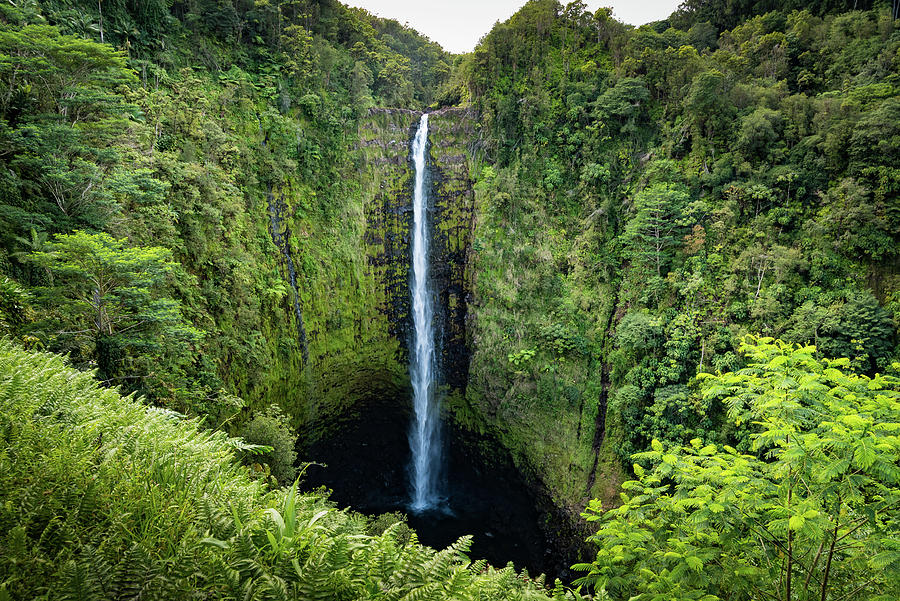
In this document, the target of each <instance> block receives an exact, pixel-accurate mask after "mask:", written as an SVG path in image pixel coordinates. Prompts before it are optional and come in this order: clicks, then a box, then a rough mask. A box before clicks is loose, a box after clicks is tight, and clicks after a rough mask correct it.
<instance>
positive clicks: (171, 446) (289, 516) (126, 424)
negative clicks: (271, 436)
mask: <svg viewBox="0 0 900 601" xmlns="http://www.w3.org/2000/svg"><path fill="white" fill-rule="evenodd" d="M234 445H235V441H233V440H229V439H228V438H227V437H226V436H225V435H224V434H222V433H219V432H208V431H203V430H201V429H199V427H198V424H197V422H196V421H185V420H182V419H180V418H177V417H174V416H173V415H172V414H170V413H164V412H160V411H158V410H154V409H152V408H149V407H147V406H145V405H143V404H141V403H140V402H138V401H136V400H135V399H133V398H123V397H122V396H120V395H119V393H117V392H116V391H114V390H111V389H107V388H103V387H101V386H99V385H98V384H97V383H96V382H95V381H94V380H93V379H92V377H91V374H90V373H86V372H80V371H78V370H75V369H72V368H69V367H67V366H66V365H65V364H64V361H63V359H62V358H61V357H59V356H58V355H53V354H48V353H37V352H29V351H25V350H22V349H21V348H19V347H18V346H16V345H15V344H13V343H11V342H9V341H0V599H2V600H4V601H5V600H7V599H136V598H142V599H187V598H196V597H197V595H198V594H201V595H202V596H203V597H204V598H216V599H238V598H239V599H246V600H250V599H288V598H295V599H298V598H302V599H319V598H321V599H449V598H453V599H468V598H479V599H534V598H546V595H547V592H545V591H542V590H541V589H540V588H538V587H537V586H535V584H534V583H533V582H528V579H527V578H525V577H524V575H517V574H516V573H515V572H514V571H513V569H512V568H511V567H507V568H504V569H495V568H493V567H490V566H488V565H487V564H486V563H485V562H483V561H476V562H474V563H473V562H471V561H470V560H469V558H468V557H467V556H466V552H467V548H468V545H469V541H468V539H466V538H463V539H461V540H460V541H459V542H457V543H456V544H455V545H453V546H451V547H449V548H447V549H445V550H443V551H435V550H433V549H430V548H427V547H423V546H421V545H420V544H418V542H417V540H416V537H415V534H411V535H410V534H409V533H408V531H407V530H406V529H405V527H404V526H402V524H394V525H392V526H389V527H387V528H386V529H385V528H384V527H383V522H384V520H382V521H381V522H378V523H377V524H380V525H376V523H375V522H372V521H370V520H368V519H367V518H365V517H363V516H360V515H357V514H352V513H349V512H345V511H339V510H336V509H335V508H333V507H332V506H331V504H330V503H329V502H328V501H327V499H325V498H324V497H323V496H322V495H321V494H318V493H298V492H297V490H296V489H295V487H290V488H285V489H281V490H277V491H269V490H267V489H266V488H265V486H264V485H263V484H262V483H261V482H259V481H256V480H253V479H252V478H251V477H250V474H249V473H248V472H247V470H246V468H244V467H242V466H241V465H240V464H239V463H238V462H237V461H236V460H235V458H234V456H233V453H232V447H233V446H234ZM556 594H557V595H558V596H560V597H564V596H565V595H566V594H564V593H563V591H562V590H561V589H560V590H558V591H556Z"/></svg>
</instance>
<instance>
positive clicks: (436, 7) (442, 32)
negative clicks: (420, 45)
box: [342, 0, 681, 52]
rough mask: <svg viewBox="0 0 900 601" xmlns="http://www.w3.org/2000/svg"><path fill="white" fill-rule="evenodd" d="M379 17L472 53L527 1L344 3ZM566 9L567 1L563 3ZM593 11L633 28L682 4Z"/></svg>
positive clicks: (616, 0) (653, 2)
mask: <svg viewBox="0 0 900 601" xmlns="http://www.w3.org/2000/svg"><path fill="white" fill-rule="evenodd" d="M342 1H343V2H344V3H346V4H349V5H350V6H360V7H362V8H365V9H366V10H368V11H369V12H371V13H374V14H376V15H378V16H379V17H386V18H388V19H395V20H397V21H399V22H401V23H405V24H407V25H409V26H410V27H412V28H413V29H415V30H416V31H418V32H419V33H422V34H424V35H426V36H428V37H429V38H430V39H432V40H434V41H435V42H437V43H439V44H440V45H441V46H443V47H444V50H448V51H450V52H469V51H470V50H472V49H473V48H475V44H476V43H477V42H478V40H479V39H480V38H481V36H483V35H484V34H486V33H487V32H488V31H490V30H491V27H493V26H494V23H496V22H497V21H505V20H506V19H508V18H509V17H511V16H512V15H513V14H514V13H515V12H516V11H517V10H518V9H519V8H520V7H522V6H523V5H524V4H525V2H526V0H452V1H436V0H342ZM560 3H561V4H563V5H566V4H567V3H568V2H567V0H560ZM585 4H587V6H588V8H589V9H590V10H591V11H594V10H596V9H597V8H599V7H600V6H611V7H612V9H613V16H614V17H615V18H617V19H618V20H619V21H622V22H624V23H628V24H630V25H643V24H644V23H649V22H650V21H658V20H660V19H664V18H666V17H668V16H669V15H670V14H672V12H673V11H674V10H675V9H676V8H677V7H678V5H679V4H681V0H588V1H586V2H585Z"/></svg>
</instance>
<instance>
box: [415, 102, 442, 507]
mask: <svg viewBox="0 0 900 601" xmlns="http://www.w3.org/2000/svg"><path fill="white" fill-rule="evenodd" d="M427 145H428V115H427V114H424V115H422V119H421V121H420V122H419V129H418V130H417V131H416V137H415V139H414V140H413V145H412V153H413V162H414V164H415V188H414V190H413V236H412V277H411V279H410V294H411V297H412V310H413V337H412V342H413V345H412V348H411V349H410V351H411V352H410V353H409V374H410V379H411V380H412V387H413V409H414V415H413V422H412V425H411V427H410V432H409V445H410V449H411V450H412V466H411V470H410V471H411V479H412V500H411V503H410V509H411V510H412V511H414V512H416V513H418V512H422V511H425V510H427V509H431V508H432V507H434V506H435V505H436V504H437V503H438V500H439V497H438V486H437V482H438V476H439V471H440V455H441V452H440V427H439V426H440V409H439V407H438V406H437V405H438V403H437V399H436V395H435V348H434V323H433V321H434V299H433V295H432V289H431V280H430V276H429V269H428V246H429V236H430V232H429V227H428V215H427V210H428V194H427V191H426V187H425V184H426V181H425V169H426V162H425V153H426V150H427V148H426V147H427Z"/></svg>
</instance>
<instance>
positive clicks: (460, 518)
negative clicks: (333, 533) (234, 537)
mask: <svg viewBox="0 0 900 601" xmlns="http://www.w3.org/2000/svg"><path fill="white" fill-rule="evenodd" d="M409 405H410V401H409V400H408V399H404V398H400V399H390V400H385V399H378V400H372V401H370V402H368V403H365V404H364V406H362V407H361V408H360V409H359V410H358V411H357V413H356V414H355V415H353V416H352V417H345V419H344V420H343V422H342V423H341V425H340V426H339V427H338V428H335V429H334V430H333V431H335V432H337V433H338V434H336V435H335V436H334V437H332V438H330V439H327V440H322V441H320V442H318V443H315V444H313V445H312V446H310V447H309V448H307V449H305V450H303V451H302V452H301V454H300V455H301V457H302V459H303V460H306V461H317V462H321V463H325V464H327V467H325V468H323V467H320V466H310V467H309V468H308V469H307V472H306V477H305V481H304V484H303V486H304V488H308V489H313V488H316V487H318V486H325V487H327V488H329V489H331V490H332V491H333V492H332V495H331V498H332V500H333V501H335V502H336V503H337V504H338V505H339V506H340V507H348V506H349V507H350V508H351V509H353V510H355V511H359V512H362V513H365V514H368V515H378V514H381V513H386V512H394V511H400V512H404V513H407V514H408V516H409V525H410V526H412V527H413V528H414V529H415V530H416V532H417V534H418V536H419V540H420V541H421V542H422V543H423V544H426V545H428V546H431V547H434V548H444V547H446V546H447V545H449V544H451V543H453V542H454V541H456V540H457V539H458V538H459V537H460V536H463V535H466V534H471V535H473V537H474V539H473V545H472V549H471V553H470V557H471V558H472V559H473V560H474V559H479V558H484V559H487V560H488V562H489V563H490V564H492V565H495V566H500V567H502V566H505V565H506V564H507V562H510V561H511V562H513V564H514V565H515V567H516V568H517V569H518V570H521V569H527V570H528V573H529V574H531V575H533V576H535V575H537V574H540V573H546V574H547V576H548V581H549V582H552V581H553V578H554V577H560V578H562V579H564V580H569V578H570V575H569V574H568V571H567V570H565V569H564V568H565V566H567V565H568V563H570V562H568V561H566V560H565V559H564V558H561V557H559V555H558V553H555V552H553V551H552V548H553V547H555V544H554V543H553V541H550V540H548V538H547V536H545V533H544V532H543V530H542V524H543V523H544V522H545V521H546V520H545V519H544V518H543V516H544V515H545V514H544V512H543V511H541V509H540V507H541V506H542V504H541V502H540V501H539V500H538V499H536V498H535V494H534V490H533V489H532V488H531V487H529V486H528V485H527V484H526V483H525V481H524V480H523V479H522V477H521V475H520V474H519V473H518V472H517V471H516V470H515V468H514V467H513V466H512V464H511V463H510V462H509V461H508V458H504V457H503V453H497V452H493V453H492V454H493V455H495V456H493V457H485V456H484V455H483V454H482V453H481V452H479V451H478V450H477V449H478V448H488V449H489V448H497V447H496V445H492V444H490V441H485V440H481V441H479V442H478V444H474V441H473V440H472V439H471V435H467V434H464V433H462V432H460V431H457V430H456V429H454V428H452V427H448V426H447V425H446V424H445V426H444V431H443V441H444V452H445V466H446V469H445V472H444V483H443V484H444V489H443V490H444V493H445V499H446V502H445V504H444V508H445V510H437V511H431V512H425V513H423V514H421V515H413V514H409V512H408V511H407V503H408V501H409V496H410V494H409V488H408V477H407V466H408V465H409V458H410V451H409V442H408V440H407V429H408V424H409V416H410V411H411V408H410V406H409ZM497 456H500V457H501V458H500V459H499V460H498V457H497ZM561 560H562V561H561Z"/></svg>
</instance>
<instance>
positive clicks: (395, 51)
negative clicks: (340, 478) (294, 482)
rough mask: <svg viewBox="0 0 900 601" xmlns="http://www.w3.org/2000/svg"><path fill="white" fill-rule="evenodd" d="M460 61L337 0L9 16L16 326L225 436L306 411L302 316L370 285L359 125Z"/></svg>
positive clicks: (4, 99)
mask: <svg viewBox="0 0 900 601" xmlns="http://www.w3.org/2000/svg"><path fill="white" fill-rule="evenodd" d="M104 42H105V43H104ZM448 61H451V59H450V57H449V56H448V55H447V54H446V53H444V52H443V51H442V50H441V49H440V47H439V46H438V45H437V44H434V43H432V42H429V41H428V40H426V39H424V38H422V37H421V36H419V35H418V34H416V33H415V32H413V31H412V30H410V29H408V28H405V27H403V26H401V25H399V24H398V23H397V22H394V21H385V20H381V19H377V18H374V17H372V16H371V15H369V14H368V13H366V12H365V11H361V10H358V9H350V8H348V7H345V6H344V5H342V4H340V3H338V2H334V1H309V2H302V1H292V2H277V3H269V2H217V1H203V2H174V3H173V2H162V1H151V2H126V1H124V0H121V1H116V2H102V3H96V2H87V1H85V2H71V1H61V2H53V1H50V2H30V1H21V2H13V3H3V5H2V6H0V148H2V150H0V248H2V254H0V270H2V272H3V274H4V276H6V278H7V279H6V280H4V281H3V283H2V285H0V298H2V302H0V306H2V311H0V316H2V317H0V319H2V320H3V322H4V324H5V325H7V326H8V327H9V328H10V329H11V330H12V332H13V333H14V334H15V335H17V336H19V337H20V338H21V337H24V338H25V339H26V340H27V341H28V343H29V344H30V345H31V346H34V347H39V348H45V349H48V350H53V351H56V352H61V353H67V354H69V356H70V357H71V360H72V362H73V364H74V365H77V366H82V367H89V368H96V369H97V370H98V372H97V373H98V377H99V378H100V379H101V380H102V381H104V382H108V383H112V384H116V385H120V386H123V387H124V389H125V390H127V391H136V392H138V393H140V394H142V395H145V396H147V397H148V398H149V399H151V400H153V401H154V402H156V403H158V404H161V405H164V406H166V407H168V408H170V409H174V410H177V411H181V412H183V413H187V414H191V415H199V416H201V417H204V418H205V419H206V420H207V422H208V423H209V425H212V426H217V425H219V424H222V423H224V422H226V421H227V420H229V419H231V418H232V417H234V416H235V415H236V414H237V412H239V411H240V410H241V409H242V408H243V406H244V405H245V404H247V403H249V402H251V401H256V402H257V404H260V405H261V404H264V403H266V402H268V403H271V402H272V398H268V400H267V399H266V396H267V395H268V396H270V397H271V395H272V394H273V393H278V394H279V395H280V396H281V397H283V398H287V397H289V396H290V397H297V396H298V395H297V394H296V390H297V389H298V388H300V387H301V385H302V384H303V382H304V380H303V378H304V377H307V376H304V375H303V374H302V372H303V370H304V369H306V368H307V367H308V364H309V355H310V354H311V352H310V350H309V347H310V346H314V345H315V344H316V341H315V340H312V339H310V338H311V337H312V336H313V335H314V334H315V333H316V331H319V330H324V329H326V327H325V326H324V325H323V324H322V323H321V320H323V319H324V317H322V316H324V315H327V313H324V312H318V313H313V314H312V315H309V314H308V315H306V316H304V315H302V314H301V307H305V306H307V305H308V304H309V303H310V298H321V297H324V296H326V294H328V293H330V294H332V296H333V298H334V299H335V303H336V304H340V302H341V301H344V303H345V304H351V305H352V303H353V302H354V301H353V298H354V295H355V294H357V295H359V294H364V293H365V291H364V290H362V291H355V290H353V289H352V288H350V287H349V286H347V285H346V284H345V283H344V284H342V282H343V280H345V279H350V278H353V277H355V276H354V274H355V273H357V272H360V271H362V270H364V269H365V265H366V257H365V250H364V249H360V248H359V246H360V242H359V239H360V238H361V236H360V235H359V232H358V231H357V229H356V228H357V227H358V226H357V225H356V224H358V223H359V221H360V219H359V218H358V217H357V214H360V213H361V211H360V210H359V206H358V205H359V204H360V202H359V190H360V183H359V182H358V181H357V180H358V178H355V177H354V175H355V164H354V163H353V162H352V160H351V157H350V155H349V151H350V149H351V148H352V145H353V143H354V140H355V136H356V131H357V127H358V120H359V118H360V116H361V115H364V114H365V113H366V111H367V110H368V108H369V107H371V106H374V105H379V106H382V105H387V106H423V105H425V104H427V103H429V102H430V101H431V97H432V95H433V93H434V90H436V89H437V88H438V87H439V85H440V84H441V82H442V81H443V80H444V79H445V78H446V77H447V75H448V73H449V69H450V66H449V64H448ZM287 217H291V218H293V219H294V221H295V222H296V221H300V222H302V226H301V227H300V228H295V230H294V231H293V232H292V231H291V230H290V229H289V228H288V227H287V225H285V222H286V219H287ZM338 224H340V226H341V227H336V226H337V225H338ZM297 229H299V231H297ZM275 234H277V235H278V238H277V239H275V240H274V241H273V237H274V236H275ZM283 257H286V258H287V261H289V262H290V265H289V270H290V273H291V278H290V279H289V278H287V277H284V276H283V275H282V273H286V272H287V271H288V267H287V266H286V265H285V263H286V262H285V261H284V259H283ZM292 257H295V258H296V259H295V260H294V259H292ZM295 271H296V272H297V273H299V276H297V277H295V276H294V272H295ZM300 279H302V282H303V285H302V286H300V285H298V284H297V281H296V280H300ZM341 285H344V287H345V290H340V291H337V292H335V291H334V290H328V292H326V290H327V289H329V288H335V287H338V286H341ZM317 288H319V289H318V290H317ZM348 297H349V300H348ZM295 314H296V323H292V322H293V321H294V315H295ZM304 318H305V321H304ZM307 330H313V331H312V332H310V334H309V336H308V335H307ZM351 342H352V341H351ZM325 344H326V343H324V342H323V343H320V344H319V350H318V351H317V350H316V349H315V348H314V349H313V351H312V353H316V352H318V354H319V355H321V354H322V353H324V352H325V351H322V350H321V347H323V346H325ZM316 358H318V355H317V356H315V357H314V359H316ZM265 374H269V376H268V379H266V378H265V377H264V375H265ZM271 374H278V375H277V376H275V377H273V376H272V375H271ZM341 377H344V376H343V375H342V376H341ZM273 380H275V382H274V383H273ZM291 392H293V394H290V393H291ZM242 399H245V400H242ZM284 408H285V410H287V411H289V412H290V413H291V416H292V417H294V418H295V425H298V423H299V421H298V420H299V416H300V415H302V414H303V411H302V409H301V408H298V407H296V406H295V407H287V406H286V407H284Z"/></svg>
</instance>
